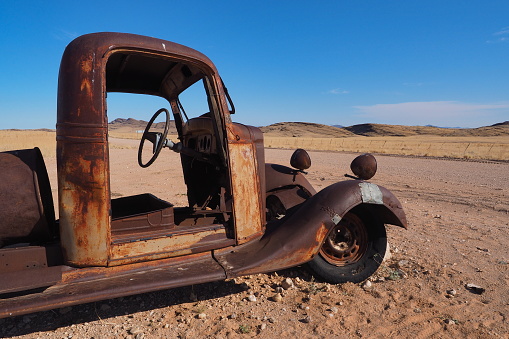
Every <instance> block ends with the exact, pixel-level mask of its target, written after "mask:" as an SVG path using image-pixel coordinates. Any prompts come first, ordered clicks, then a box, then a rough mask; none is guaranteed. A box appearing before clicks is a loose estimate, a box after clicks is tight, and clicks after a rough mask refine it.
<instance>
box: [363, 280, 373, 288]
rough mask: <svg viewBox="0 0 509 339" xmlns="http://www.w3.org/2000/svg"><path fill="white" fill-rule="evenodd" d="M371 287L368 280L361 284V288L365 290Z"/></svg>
mask: <svg viewBox="0 0 509 339" xmlns="http://www.w3.org/2000/svg"><path fill="white" fill-rule="evenodd" d="M372 286H373V284H372V283H371V281H369V280H366V282H365V283H364V284H362V288H363V289H365V290H369V289H370V288H371V287H372Z"/></svg>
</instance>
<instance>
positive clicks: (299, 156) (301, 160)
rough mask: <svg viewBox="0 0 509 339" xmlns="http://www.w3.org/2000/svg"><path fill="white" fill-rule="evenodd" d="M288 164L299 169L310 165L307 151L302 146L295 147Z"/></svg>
mask: <svg viewBox="0 0 509 339" xmlns="http://www.w3.org/2000/svg"><path fill="white" fill-rule="evenodd" d="M290 165H291V166H292V167H294V168H296V169H298V170H301V171H303V170H305V169H308V168H309V167H311V158H310V157H309V154H308V152H306V151H305V150H303V149H302V148H298V149H296V150H295V152H293V154H292V157H291V158H290Z"/></svg>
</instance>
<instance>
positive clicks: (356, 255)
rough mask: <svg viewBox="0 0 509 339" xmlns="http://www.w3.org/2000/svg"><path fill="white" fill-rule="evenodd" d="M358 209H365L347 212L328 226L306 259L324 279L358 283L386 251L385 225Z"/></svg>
mask: <svg viewBox="0 0 509 339" xmlns="http://www.w3.org/2000/svg"><path fill="white" fill-rule="evenodd" d="M359 212H366V211H365V210H362V209H358V210H357V211H356V212H355V211H351V212H348V213H347V214H346V215H345V216H344V217H343V219H341V221H340V222H339V223H338V224H337V225H336V226H335V227H333V228H332V229H331V230H330V232H329V233H328V234H327V236H326V238H325V241H324V243H323V244H322V247H321V248H320V251H319V253H318V254H317V255H316V256H315V258H314V259H313V260H311V261H310V262H309V263H308V266H309V268H310V269H311V270H312V271H313V273H314V274H316V275H317V276H318V277H320V278H321V279H323V280H324V281H326V282H329V283H333V284H339V283H346V282H353V283H359V282H362V281H364V280H366V279H367V278H369V277H370V276H371V275H372V274H373V273H375V271H376V270H377V269H378V267H380V265H381V264H382V261H383V259H384V257H385V254H386V251H388V246H387V235H386V232H385V226H384V224H383V223H382V222H380V221H377V220H375V219H374V218H372V217H370V216H369V215H368V214H367V213H359ZM361 216H362V217H361Z"/></svg>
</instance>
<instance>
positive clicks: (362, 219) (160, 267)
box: [0, 33, 407, 318]
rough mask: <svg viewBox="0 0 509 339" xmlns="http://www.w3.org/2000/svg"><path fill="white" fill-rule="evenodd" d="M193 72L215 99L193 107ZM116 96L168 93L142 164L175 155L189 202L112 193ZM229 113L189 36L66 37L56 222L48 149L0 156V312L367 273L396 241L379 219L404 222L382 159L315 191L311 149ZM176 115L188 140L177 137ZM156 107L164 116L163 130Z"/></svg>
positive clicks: (219, 84) (358, 162)
mask: <svg viewBox="0 0 509 339" xmlns="http://www.w3.org/2000/svg"><path fill="white" fill-rule="evenodd" d="M194 84H198V86H200V87H201V88H202V89H204V91H205V93H206V99H205V102H204V104H205V107H206V108H207V111H204V112H196V114H197V115H196V116H192V117H189V115H188V113H186V111H185V110H184V106H183V104H182V102H181V100H180V97H181V96H182V94H183V93H185V91H186V90H187V89H188V88H190V87H191V86H192V85H194ZM115 92H120V93H135V94H143V95H149V96H158V97H160V98H163V99H165V102H166V103H167V104H168V105H167V108H161V109H160V110H158V111H157V112H156V113H155V114H154V115H153V116H152V118H151V119H150V121H149V123H148V124H147V127H146V129H145V131H144V133H143V135H142V137H141V141H140V145H139V150H138V163H139V165H140V166H142V167H148V166H150V165H151V164H153V162H154V161H155V160H156V158H157V157H158V156H159V155H161V156H164V154H165V152H166V154H171V151H170V150H172V151H175V152H178V153H180V155H179V157H180V162H181V165H182V172H183V175H184V181H185V185H186V187H187V192H182V194H187V200H188V204H187V206H174V205H173V204H172V203H171V201H170V202H168V201H165V200H163V199H160V198H158V197H156V196H155V195H152V194H150V193H149V192H147V193H144V194H138V195H132V196H122V197H113V198H112V193H111V186H110V163H109V146H108V119H107V107H106V98H107V95H108V94H109V93H115ZM233 111H234V106H233V102H232V100H231V98H230V95H229V94H228V91H227V90H226V87H225V86H224V83H223V81H222V80H221V78H220V76H219V74H218V72H217V70H216V67H215V66H214V64H213V63H212V62H211V61H210V60H209V59H208V58H207V57H206V56H205V55H203V54H201V53H199V52H197V51H195V50H193V49H191V48H188V47H185V46H182V45H178V44H175V43H172V42H168V41H164V40H159V39H155V38H149V37H144V36H139V35H133V34H124V33H93V34H88V35H84V36H81V37H78V38H76V39H75V40H74V41H72V42H71V43H70V44H69V45H68V46H67V48H66V50H65V52H64V54H63V57H62V61H61V64H60V72H59V78H58V101H57V126H56V138H57V174H58V212H59V217H58V220H56V217H55V210H54V203H53V197H52V193H51V188H50V183H49V180H48V174H47V170H46V167H45V164H44V161H43V157H42V155H41V152H40V151H39V149H38V148H35V149H31V150H17V151H16V150H13V151H8V152H2V153H0V173H1V176H2V180H1V183H0V318H2V317H9V316H15V315H22V314H27V313H32V312H37V311H43V310H49V309H53V308H58V307H65V306H70V305H75V304H79V303H87V302H92V301H97V300H102V299H109V298H114V297H119V296H125V295H132V294H138V293H144V292H148V291H154V290H161V289H169V288H174V287H179V286H185V285H191V284H199V283H205V282H210V281H217V280H224V279H228V278H232V277H237V276H241V275H249V274H255V273H262V272H271V271H276V270H280V269H284V268H288V267H292V266H296V265H301V264H305V263H307V265H308V266H309V268H310V269H311V270H312V271H313V272H314V274H315V275H316V276H318V277H320V278H321V279H323V280H325V281H328V282H331V283H342V282H348V281H352V282H361V281H363V280H365V279H367V278H368V277H369V276H371V275H372V274H373V273H374V272H375V271H376V269H377V268H378V267H379V266H380V264H381V262H382V259H383V258H384V255H385V253H386V251H387V237H386V231H385V224H392V225H397V226H401V227H404V228H406V227H407V221H406V217H405V214H404V211H403V209H402V206H401V204H400V202H399V201H398V200H397V199H396V197H395V196H394V195H393V194H392V193H391V192H390V191H388V190H387V189H385V188H383V187H381V186H378V185H375V184H373V183H370V182H368V181H367V180H369V179H370V178H371V177H372V176H373V175H374V172H375V171H376V160H375V158H374V157H373V156H372V155H361V156H359V157H357V158H356V159H355V160H354V161H353V162H352V165H351V168H352V170H353V172H354V174H355V175H356V177H354V176H351V178H350V179H351V180H350V179H345V180H342V181H338V182H337V183H334V184H332V185H330V186H328V187H326V188H324V189H322V190H321V191H320V192H316V191H315V189H314V188H313V187H312V186H311V184H310V183H309V182H308V180H307V179H306V177H305V174H306V173H305V172H304V170H306V169H307V168H308V167H309V166H310V164H311V162H310V158H309V155H308V154H307V152H306V151H304V150H302V149H298V150H296V151H295V153H294V154H293V156H292V158H291V159H290V164H291V166H292V167H289V166H284V165H277V164H266V163H265V159H264V145H263V135H262V133H261V131H260V129H258V128H256V127H251V126H245V125H242V124H239V123H233V122H232V120H231V114H232V113H233ZM170 112H171V115H172V116H173V119H172V123H174V124H175V127H176V130H177V132H178V141H177V140H175V141H171V140H169V139H167V138H168V136H167V134H168V126H169V124H170ZM148 113H149V112H147V114H148ZM149 116H150V115H149ZM158 116H159V117H163V118H164V119H165V124H164V128H162V129H160V130H159V131H153V129H152V125H153V122H154V121H155V119H156V117H158ZM147 145H148V146H149V147H148V153H147V147H146V146H147ZM166 148H169V149H170V150H167V149H166ZM167 152H170V153H167ZM147 154H148V156H147ZM147 157H148V158H149V159H148V160H146V158H147ZM133 162H136V159H133ZM164 175H166V176H167V177H168V178H170V179H171V178H172V176H174V174H172V173H171V172H168V173H165V174H164Z"/></svg>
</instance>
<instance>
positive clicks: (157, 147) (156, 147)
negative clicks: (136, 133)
mask: <svg viewBox="0 0 509 339" xmlns="http://www.w3.org/2000/svg"><path fill="white" fill-rule="evenodd" d="M162 112H164V113H165V114H166V121H165V122H164V132H163V133H159V132H149V130H150V127H152V124H153V123H154V121H155V120H156V118H157V117H158V116H159V114H161V113H162ZM169 128H170V113H169V112H168V110H167V109H166V108H161V109H159V110H158V111H157V112H155V114H154V115H153V116H152V118H151V119H150V121H149V122H148V124H147V127H145V131H143V135H142V136H141V140H140V146H139V147H138V165H140V166H141V167H143V168H145V167H148V166H150V165H152V163H153V162H154V161H155V160H156V159H157V156H158V155H159V153H160V152H161V150H162V149H163V147H164V145H165V144H166V136H167V135H168V129H169ZM145 140H148V141H150V142H151V143H152V144H153V147H152V157H151V158H150V160H149V161H148V162H147V163H145V164H144V163H143V161H142V159H141V154H142V152H143V144H144V143H145Z"/></svg>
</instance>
